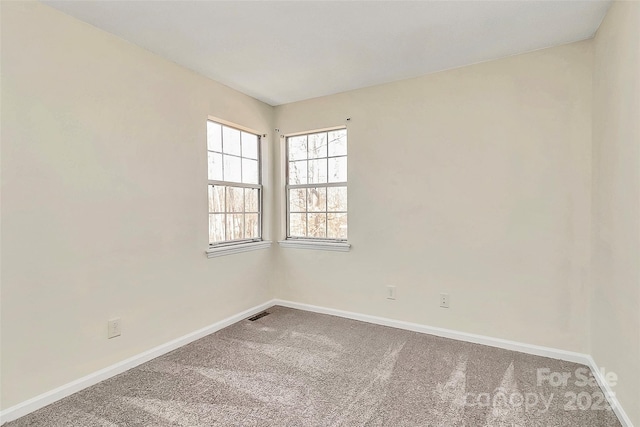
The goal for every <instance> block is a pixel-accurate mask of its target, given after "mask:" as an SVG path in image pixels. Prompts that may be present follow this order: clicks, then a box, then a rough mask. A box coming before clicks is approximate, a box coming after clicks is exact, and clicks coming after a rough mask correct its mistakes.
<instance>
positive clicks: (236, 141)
mask: <svg viewBox="0 0 640 427" xmlns="http://www.w3.org/2000/svg"><path fill="white" fill-rule="evenodd" d="M222 149H223V152H224V153H225V154H234V155H236V156H239V155H240V131H239V130H237V129H233V128H230V127H227V126H223V127H222Z"/></svg>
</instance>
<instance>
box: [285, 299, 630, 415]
mask: <svg viewBox="0 0 640 427" xmlns="http://www.w3.org/2000/svg"><path fill="white" fill-rule="evenodd" d="M274 305H280V306H283V307H289V308H295V309H298V310H304V311H311V312H314V313H321V314H329V315H332V316H338V317H344V318H347V319H353V320H360V321H362V322H367V323H373V324H376V325H382V326H389V327H392V328H398V329H405V330H408V331H413V332H420V333H424V334H430V335H436V336H439V337H443V338H451V339H454V340H458V341H466V342H471V343H475V344H482V345H487V346H490V347H497V348H503V349H505V350H512V351H518V352H521V353H527V354H533V355H535V356H542V357H549V358H552V359H558V360H565V361H567V362H574V363H580V364H582V365H586V366H588V367H589V368H590V369H591V371H592V372H593V375H594V377H595V378H596V380H597V381H598V384H599V385H600V388H602V390H603V392H604V394H605V395H606V396H607V400H608V401H609V404H610V405H611V407H612V408H613V411H614V413H615V414H616V415H617V416H618V419H619V420H620V423H621V424H622V426H623V427H633V424H632V423H631V420H630V419H629V417H628V416H627V414H626V413H625V411H624V410H623V409H622V406H620V403H619V402H618V399H617V398H616V397H615V394H614V393H613V392H612V390H611V387H610V386H609V384H608V383H607V382H606V381H605V379H604V377H603V376H602V372H601V371H600V368H599V367H598V365H597V364H596V363H595V361H594V360H593V358H592V357H591V356H590V355H588V354H584V353H577V352H573V351H567V350H560V349H556V348H551V347H543V346H538V345H532V344H525V343H521V342H517V341H510V340H505V339H501V338H493V337H488V336H484V335H477V334H469V333H466V332H459V331H454V330H451V329H444V328H436V327H432V326H426V325H421V324H418V323H410V322H404V321H402V320H394V319H388V318H385V317H378V316H371V315H368V314H360V313H354V312H351V311H344V310H338V309H335V308H327V307H319V306H316V305H310V304H303V303H298V302H293V301H287V300H281V299H276V300H274Z"/></svg>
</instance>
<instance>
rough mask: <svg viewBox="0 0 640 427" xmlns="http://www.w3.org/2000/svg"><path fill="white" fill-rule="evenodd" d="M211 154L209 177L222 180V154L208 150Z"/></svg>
mask: <svg viewBox="0 0 640 427" xmlns="http://www.w3.org/2000/svg"><path fill="white" fill-rule="evenodd" d="M207 153H208V154H209V179H213V180H216V181H222V154H217V153H212V152H211V151H208V152H207Z"/></svg>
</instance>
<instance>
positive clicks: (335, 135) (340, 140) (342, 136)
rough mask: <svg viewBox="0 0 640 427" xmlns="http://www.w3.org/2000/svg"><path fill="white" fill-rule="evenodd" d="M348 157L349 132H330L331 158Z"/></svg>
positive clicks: (342, 130) (344, 130)
mask: <svg viewBox="0 0 640 427" xmlns="http://www.w3.org/2000/svg"><path fill="white" fill-rule="evenodd" d="M346 155H347V130H346V129H340V130H335V131H332V132H329V156H346Z"/></svg>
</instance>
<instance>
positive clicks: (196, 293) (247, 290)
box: [1, 2, 273, 408]
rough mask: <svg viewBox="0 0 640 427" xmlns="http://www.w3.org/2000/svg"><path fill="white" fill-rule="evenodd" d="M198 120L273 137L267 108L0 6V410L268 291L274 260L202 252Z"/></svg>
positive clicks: (148, 58) (86, 34) (202, 154)
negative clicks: (110, 332) (112, 332)
mask: <svg viewBox="0 0 640 427" xmlns="http://www.w3.org/2000/svg"><path fill="white" fill-rule="evenodd" d="M208 114H211V115H214V116H218V117H221V118H224V119H227V120H230V121H233V122H236V123H239V124H242V125H244V126H247V127H250V128H253V129H255V130H258V131H260V132H264V133H270V130H271V129H273V123H272V120H273V109H272V107H270V106H268V105H265V104H263V103H261V102H258V101H256V100H254V99H252V98H250V97H248V96H245V95H242V94H240V93H238V92H235V91H233V90H231V89H229V88H227V87H225V86H222V85H220V84H218V83H215V82H213V81H211V80H208V79H205V78H204V77H201V76H199V75H197V74H195V73H192V72H190V71H187V70H185V69H184V68H181V67H179V66H177V65H175V64H173V63H170V62H169V61H166V60H164V59H161V58H159V57H157V56H155V55H153V54H150V53H148V52H146V51H144V50H142V49H140V48H138V47H136V46H133V45H131V44H129V43H127V42H125V41H122V40H120V39H118V38H116V37H115V36H112V35H109V34H107V33H104V32H102V31H99V30H96V29H95V28H92V27H90V26H89V25H87V24H84V23H81V22H80V21H77V20H75V19H73V18H70V17H68V16H66V15H63V14H61V13H59V12H57V11H55V10H53V9H51V8H49V7H47V6H44V5H42V4H40V3H22V2H2V135H1V136H2V408H7V407H9V406H12V405H14V404H16V403H18V402H21V401H23V400H25V399H28V398H31V397H34V396H35V395H37V394H39V393H42V392H45V391H48V390H50V389H53V388H54V387H57V386H60V385H62V384H64V383H66V382H68V381H71V380H75V379H77V378H79V377H81V376H82V375H85V374H88V373H91V372H94V371H96V370H98V369H100V368H103V367H105V366H108V365H110V364H112V363H115V362H118V361H121V360H123V359H125V358H127V357H130V356H132V355H135V354H138V353H140V352H142V351H144V350H147V349H149V348H152V347H154V346H156V345H159V344H163V343H166V342H168V341H170V340H172V339H174V338H177V337H179V336H182V335H184V334H186V333H189V332H192V331H194V330H196V329H199V328H201V327H203V326H207V325H209V324H211V323H214V322H215V321H217V320H220V319H223V318H225V317H227V316H229V315H232V314H236V313H238V312H240V311H242V310H244V309H246V308H249V307H252V306H255V305H257V304H259V303H263V302H265V301H267V300H268V299H269V298H271V297H272V292H271V290H270V289H269V287H268V285H269V283H268V278H267V277H266V275H265V272H267V271H269V270H270V266H271V261H272V256H273V254H272V253H271V252H270V251H264V250H263V251H255V252H249V253H244V254H239V255H234V256H229V257H224V258H216V259H207V258H206V256H205V253H204V251H205V250H206V249H207V245H208V237H207V227H208V225H207V201H206V175H207V161H206V151H205V146H206V134H205V132H206V124H205V123H206V119H207V115H208ZM267 143H269V141H268V140H267ZM267 154H269V153H267ZM265 184H266V186H267V191H266V194H267V202H268V203H267V207H266V210H267V212H269V211H270V209H271V204H270V194H271V193H272V188H271V186H270V183H269V182H266V183H265ZM270 222H271V219H270V218H267V221H266V224H267V225H268V224H270ZM267 228H269V227H267ZM268 232H269V230H268V229H267V234H268ZM114 316H120V317H121V318H122V325H123V334H122V336H121V337H120V338H117V339H112V340H107V339H106V322H107V319H109V318H111V317H114Z"/></svg>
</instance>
